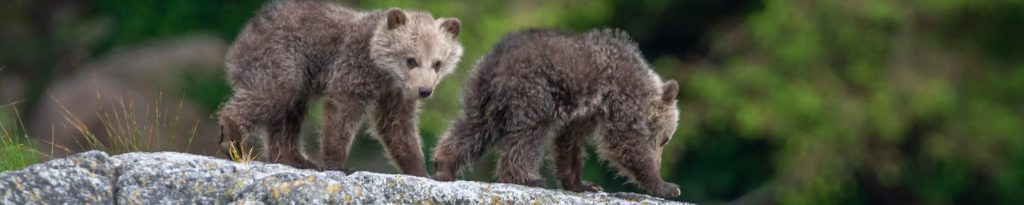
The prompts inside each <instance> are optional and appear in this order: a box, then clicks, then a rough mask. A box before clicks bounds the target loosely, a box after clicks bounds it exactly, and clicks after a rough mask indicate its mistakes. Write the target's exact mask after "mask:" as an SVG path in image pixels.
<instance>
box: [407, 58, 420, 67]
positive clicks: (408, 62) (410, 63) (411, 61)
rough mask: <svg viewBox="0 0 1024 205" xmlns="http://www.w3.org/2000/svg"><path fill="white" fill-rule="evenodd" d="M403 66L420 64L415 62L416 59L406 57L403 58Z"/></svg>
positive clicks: (417, 65)
mask: <svg viewBox="0 0 1024 205" xmlns="http://www.w3.org/2000/svg"><path fill="white" fill-rule="evenodd" d="M405 66H409V69H413V68H416V67H419V66H420V64H419V63H416V59H412V58H408V59H405Z"/></svg>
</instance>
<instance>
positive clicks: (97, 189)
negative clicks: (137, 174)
mask: <svg viewBox="0 0 1024 205" xmlns="http://www.w3.org/2000/svg"><path fill="white" fill-rule="evenodd" d="M115 167H117V165H116V164H115V162H114V161H113V160H112V159H111V158H110V157H109V156H108V155H107V153H103V152H98V151H90V152H85V153H81V154H78V155H75V156H74V157H68V158H64V159H57V160H52V161H49V162H46V163H43V164H37V165H32V166H30V167H28V168H25V169H22V170H20V171H10V172H4V173H3V174H0V204H111V203H112V202H113V201H114V184H113V183H111V182H113V181H114V180H116V179H117V175H116V170H115V169H114V168H115Z"/></svg>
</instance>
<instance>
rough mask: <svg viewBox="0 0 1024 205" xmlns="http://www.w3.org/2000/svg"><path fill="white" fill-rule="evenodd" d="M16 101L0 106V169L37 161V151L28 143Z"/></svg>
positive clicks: (12, 168)
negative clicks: (15, 107) (15, 106)
mask: <svg viewBox="0 0 1024 205" xmlns="http://www.w3.org/2000/svg"><path fill="white" fill-rule="evenodd" d="M15 104H17V103H10V104H6V105H2V106H0V171H7V170H16V169H21V168H24V167H26V166H28V165H31V164H35V163H36V162H39V154H41V153H39V151H37V150H35V148H33V147H32V146H30V145H29V142H30V140H29V139H28V136H27V135H25V133H24V130H25V129H24V128H25V125H24V123H22V122H21V117H20V113H18V111H17V110H16V109H14V105H15Z"/></svg>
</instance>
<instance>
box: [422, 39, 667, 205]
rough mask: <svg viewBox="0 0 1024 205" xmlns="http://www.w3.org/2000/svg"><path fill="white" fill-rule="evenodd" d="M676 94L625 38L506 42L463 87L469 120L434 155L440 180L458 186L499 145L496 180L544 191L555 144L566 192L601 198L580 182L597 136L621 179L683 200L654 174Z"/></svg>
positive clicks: (602, 153) (460, 122) (594, 188)
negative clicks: (545, 166) (546, 161)
mask: <svg viewBox="0 0 1024 205" xmlns="http://www.w3.org/2000/svg"><path fill="white" fill-rule="evenodd" d="M678 89H679V88H678V85H677V84H676V82H675V81H671V80H670V81H667V82H662V80H661V79H660V78H659V77H658V76H657V75H656V74H655V73H654V72H653V70H651V69H650V66H649V65H648V64H647V63H646V61H644V60H643V58H642V57H641V55H640V52H639V51H638V49H637V47H636V45H635V43H633V42H632V40H630V39H629V37H628V36H627V35H626V34H625V33H624V32H622V31H618V30H597V31H591V32H588V33H586V34H582V35H580V34H572V33H565V32H559V31H553V30H529V31H524V32H519V33H515V34H510V35H507V36H505V38H504V39H503V40H502V41H501V42H499V43H498V44H497V45H496V46H495V48H494V50H493V51H492V52H491V53H490V54H489V55H487V56H485V57H484V58H483V59H482V60H480V61H479V62H478V63H477V65H476V67H475V69H474V70H473V71H472V73H471V74H470V77H469V79H468V80H467V81H466V84H465V88H464V90H463V92H464V93H463V95H464V96H463V102H462V103H463V105H462V106H463V114H464V116H462V117H461V118H459V119H457V120H456V121H455V122H454V124H453V125H452V129H451V130H450V131H449V132H448V133H446V134H445V136H444V137H443V138H442V139H441V141H440V142H439V143H438V146H437V147H436V148H435V149H434V161H435V168H436V170H435V171H436V172H435V175H434V177H435V179H438V180H442V181H449V180H453V179H454V176H455V173H456V172H457V171H459V170H460V169H461V168H462V167H463V166H465V165H466V164H468V163H471V162H473V161H476V160H477V159H478V158H479V157H480V156H481V155H483V154H484V153H485V152H486V150H487V149H488V147H491V146H494V147H497V148H498V149H500V151H501V155H500V157H499V159H498V160H499V162H498V169H497V173H496V175H497V178H498V180H499V181H501V182H506V183H516V184H523V185H528V186H544V184H545V183H544V180H543V179H542V178H541V177H540V174H538V168H539V167H540V165H541V163H542V162H543V159H542V158H543V156H544V150H545V149H546V148H548V146H551V147H550V148H552V149H553V150H554V153H553V156H552V157H551V159H552V161H553V164H554V167H555V168H556V170H555V171H556V176H557V177H558V181H559V182H560V184H561V185H562V187H563V188H565V189H568V190H573V191H597V190H600V187H597V186H594V185H592V184H590V183H588V182H584V181H582V180H581V179H580V169H581V168H582V166H583V151H584V150H583V149H584V146H585V144H584V141H586V139H587V138H588V136H591V135H594V136H595V137H593V138H592V141H593V142H594V144H595V146H596V147H597V150H598V153H600V156H601V157H602V158H603V159H605V160H608V161H609V162H610V163H611V164H612V165H614V166H615V167H617V168H618V169H619V170H620V171H621V173H622V175H625V176H628V178H629V179H631V181H632V182H634V183H636V184H638V185H639V186H640V187H641V188H643V189H645V190H647V191H650V192H651V193H653V194H655V195H657V196H661V197H675V196H678V195H679V194H680V193H679V188H678V186H676V185H675V184H672V183H667V182H665V181H663V180H662V179H661V176H660V175H659V174H658V170H659V168H660V167H661V166H660V162H661V148H662V146H664V145H665V143H666V142H668V140H669V139H670V138H671V136H672V133H674V132H675V128H676V123H677V120H678V115H679V113H678V112H679V111H678V108H677V107H676V105H675V104H676V99H675V97H676V93H677V92H678ZM551 141H553V143H552V142H551Z"/></svg>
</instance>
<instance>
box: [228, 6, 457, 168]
mask: <svg viewBox="0 0 1024 205" xmlns="http://www.w3.org/2000/svg"><path fill="white" fill-rule="evenodd" d="M459 30H460V23H459V20H458V19H454V18H439V19H435V18H434V17H433V16H431V14H430V13H426V12H419V11H403V10H399V9H390V10H385V11H366V12H364V11H356V10H352V9H349V8H345V7H342V6H339V5H337V4H334V3H330V2H328V1H317V0H277V1H272V2H270V3H267V4H266V5H264V7H263V8H262V9H261V10H260V11H259V12H258V13H257V14H256V15H255V16H254V17H253V18H252V19H251V20H250V21H249V23H248V24H247V25H246V27H245V28H244V29H243V30H242V31H241V33H239V35H238V37H237V39H236V40H235V42H234V43H233V45H232V46H231V49H230V50H229V51H228V57H227V62H226V66H227V77H228V81H229V82H230V84H231V87H232V88H233V90H234V95H233V96H232V97H231V99H230V100H229V102H227V103H226V104H225V105H224V106H223V108H221V111H220V116H219V121H220V125H221V129H222V135H221V145H222V146H224V147H225V149H228V148H230V147H235V148H238V147H243V146H245V145H250V144H253V145H258V144H262V147H263V150H262V152H261V153H262V156H261V160H263V161H268V162H276V163H284V164H289V165H293V166H295V167H299V168H312V169H329V170H343V169H344V166H345V162H346V158H347V157H348V151H349V148H350V146H351V144H352V140H353V138H354V136H355V134H356V132H357V130H358V129H359V124H360V123H361V121H362V120H363V117H364V115H366V116H367V120H368V121H369V123H370V125H371V126H370V127H371V128H370V132H372V134H373V135H374V136H375V137H377V138H379V139H380V141H381V143H383V144H384V147H385V148H386V150H387V152H389V153H390V157H391V159H392V160H393V161H394V163H395V164H396V165H397V166H398V168H399V169H400V170H401V171H402V172H403V173H405V174H410V175H417V176H426V175H427V172H426V167H425V164H424V158H423V151H422V148H421V142H420V137H419V131H418V130H417V127H416V122H417V121H416V116H417V114H416V113H417V112H418V109H419V105H418V104H419V100H421V99H425V98H427V97H428V96H430V95H431V92H432V91H433V89H434V87H435V86H436V85H437V84H438V82H439V81H440V80H441V78H442V77H443V76H445V75H447V74H448V73H450V72H452V70H453V69H454V68H455V66H456V64H457V63H458V61H459V59H460V58H461V56H462V46H461V45H460V44H459V43H458V41H457V40H456V37H457V36H458V35H459ZM321 97H322V98H323V99H324V101H325V105H324V108H325V112H324V115H325V116H324V120H323V123H324V124H323V130H322V133H321V139H320V142H321V149H320V150H321V151H322V152H323V155H322V156H323V163H322V164H318V163H314V162H313V161H311V160H309V159H308V158H307V157H306V156H305V155H304V154H303V153H302V146H301V145H300V144H299V131H300V125H301V123H302V120H303V119H304V117H305V115H306V107H307V103H309V101H310V100H311V99H314V98H321Z"/></svg>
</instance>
